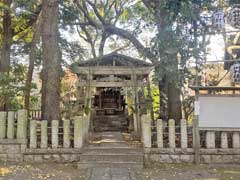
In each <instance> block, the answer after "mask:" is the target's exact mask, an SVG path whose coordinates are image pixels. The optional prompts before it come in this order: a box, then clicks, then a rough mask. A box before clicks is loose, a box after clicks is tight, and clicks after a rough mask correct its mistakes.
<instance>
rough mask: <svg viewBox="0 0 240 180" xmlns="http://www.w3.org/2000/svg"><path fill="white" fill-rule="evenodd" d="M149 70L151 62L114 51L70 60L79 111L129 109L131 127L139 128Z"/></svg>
mask: <svg viewBox="0 0 240 180" xmlns="http://www.w3.org/2000/svg"><path fill="white" fill-rule="evenodd" d="M151 70H152V65H151V64H150V63H147V62H145V61H143V60H139V59H136V58H132V57H129V56H126V55H122V54H117V53H111V54H108V55H105V56H102V57H98V58H94V59H90V60H87V61H82V62H79V63H75V64H73V65H72V71H73V72H74V73H75V74H77V76H78V82H77V87H78V93H77V104H78V107H79V113H84V112H85V113H89V112H90V113H91V114H92V115H94V116H98V115H99V116H100V115H105V116H114V115H120V114H128V113H127V109H131V110H132V116H133V122H132V124H133V125H132V126H133V129H134V131H136V132H140V128H141V125H140V123H141V122H140V115H141V113H140V112H141V108H142V105H143V104H144V103H143V101H142V100H143V99H144V87H145V86H147V83H148V82H149V73H150V72H151ZM127 98H131V100H132V103H131V104H129V103H127ZM125 106H126V107H125ZM90 123H91V122H90Z"/></svg>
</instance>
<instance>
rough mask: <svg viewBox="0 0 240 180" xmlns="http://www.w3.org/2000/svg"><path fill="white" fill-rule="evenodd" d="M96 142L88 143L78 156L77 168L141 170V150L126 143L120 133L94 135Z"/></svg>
mask: <svg viewBox="0 0 240 180" xmlns="http://www.w3.org/2000/svg"><path fill="white" fill-rule="evenodd" d="M95 136H97V137H98V138H97V140H96V141H92V142H91V143H89V145H88V146H87V147H85V148H84V149H83V152H82V154H81V155H80V162H79V163H78V168H92V167H114V168H115V167H117V168H120V167H124V168H142V167H143V149H142V148H141V147H139V146H132V145H129V143H127V142H126V141H125V140H124V138H123V135H122V133H120V132H101V133H95Z"/></svg>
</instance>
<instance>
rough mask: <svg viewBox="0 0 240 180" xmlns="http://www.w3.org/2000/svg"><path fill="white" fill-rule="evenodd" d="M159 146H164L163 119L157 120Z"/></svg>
mask: <svg viewBox="0 0 240 180" xmlns="http://www.w3.org/2000/svg"><path fill="white" fill-rule="evenodd" d="M157 147H158V148H163V123H162V119H158V120H157Z"/></svg>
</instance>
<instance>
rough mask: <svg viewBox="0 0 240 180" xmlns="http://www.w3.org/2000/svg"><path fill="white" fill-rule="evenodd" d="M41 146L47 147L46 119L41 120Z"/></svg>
mask: <svg viewBox="0 0 240 180" xmlns="http://www.w3.org/2000/svg"><path fill="white" fill-rule="evenodd" d="M40 147H41V148H47V147H48V121H47V120H42V121H41V145H40Z"/></svg>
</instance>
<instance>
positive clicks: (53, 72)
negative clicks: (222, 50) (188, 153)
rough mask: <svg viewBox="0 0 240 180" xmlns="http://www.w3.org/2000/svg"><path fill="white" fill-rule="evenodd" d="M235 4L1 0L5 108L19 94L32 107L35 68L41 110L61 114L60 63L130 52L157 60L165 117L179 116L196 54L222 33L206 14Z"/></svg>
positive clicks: (0, 79)
mask: <svg viewBox="0 0 240 180" xmlns="http://www.w3.org/2000/svg"><path fill="white" fill-rule="evenodd" d="M236 3H238V1H237V0H229V1H222V0H221V1H216V0H212V1H209V0H200V1H199V0H193V1H192V0H184V1H181V0H170V1H169V0H141V1H137V0H94V1H93V0H63V1H58V0H2V1H0V23H1V24H0V43H1V51H0V52H1V53H0V57H1V58H0V72H1V74H0V84H1V87H0V100H1V101H0V108H1V109H3V108H7V106H9V108H11V104H12V103H11V102H12V101H13V99H14V98H15V99H16V97H19V96H22V97H25V98H24V103H22V102H23V100H21V102H20V103H19V104H20V105H24V106H25V108H27V109H29V108H31V92H32V88H33V87H34V86H33V84H32V79H33V74H34V69H36V67H38V72H36V73H37V74H39V78H41V80H42V86H41V87H42V88H41V99H42V101H41V103H42V111H43V114H44V115H43V117H44V118H46V119H59V118H60V108H59V107H60V106H59V104H60V99H61V97H60V89H61V88H60V81H61V77H62V75H63V74H64V73H63V71H62V69H64V68H68V66H69V65H70V64H71V63H72V62H74V61H79V60H84V59H89V58H91V57H98V56H103V55H104V54H107V53H110V52H113V51H120V52H121V53H126V54H127V52H129V51H131V52H134V53H133V54H134V55H135V56H138V57H141V58H142V59H144V60H147V61H151V62H152V64H153V65H154V68H155V71H154V75H153V81H152V83H154V84H155V85H156V86H157V87H158V89H159V92H160V96H159V99H160V104H159V106H160V112H158V113H159V115H160V117H161V118H163V119H168V118H175V119H181V117H182V109H184V108H185V105H186V106H188V107H187V108H188V109H189V106H191V103H192V99H191V98H188V97H185V95H184V93H183V91H182V89H183V87H184V86H185V85H186V84H188V83H189V82H188V81H189V80H193V79H194V76H193V75H194V73H193V71H192V69H191V68H189V64H191V63H193V62H196V61H198V63H199V64H200V65H201V63H202V62H204V61H205V60H206V56H207V48H206V47H207V45H208V44H209V43H210V38H211V35H214V34H219V33H221V31H219V30H218V29H215V28H214V27H213V26H212V25H211V22H210V24H209V18H208V19H207V18H206V17H204V13H205V14H207V15H208V17H211V16H212V14H213V12H215V11H216V10H219V9H222V10H226V9H227V7H229V6H231V5H234V4H236ZM19 56H21V58H17V57H19ZM27 57H28V58H27ZM26 59H28V61H26ZM40 71H41V73H40ZM198 71H201V66H199V67H198ZM181 97H182V98H181ZM149 98H150V99H151V98H152V97H149ZM181 99H182V100H181ZM185 101H186V102H185ZM185 110H186V109H185ZM189 112H191V111H189ZM186 116H187V115H186Z"/></svg>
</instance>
